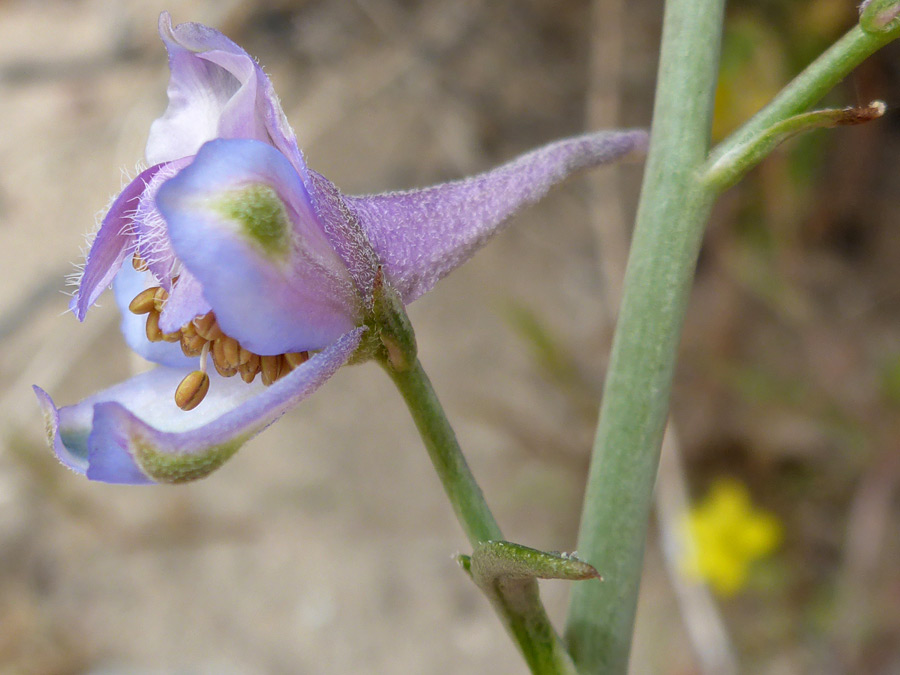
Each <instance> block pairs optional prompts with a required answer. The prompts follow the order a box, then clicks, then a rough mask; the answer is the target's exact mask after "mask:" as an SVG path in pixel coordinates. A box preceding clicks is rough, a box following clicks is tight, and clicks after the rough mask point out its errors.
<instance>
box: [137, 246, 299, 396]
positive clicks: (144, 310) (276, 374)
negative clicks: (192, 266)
mask: <svg viewBox="0 0 900 675" xmlns="http://www.w3.org/2000/svg"><path fill="white" fill-rule="evenodd" d="M132 264H133V265H134V268H135V269H136V270H139V271H140V270H144V269H146V265H145V263H144V261H143V260H141V259H140V258H139V257H138V256H137V255H135V256H134V258H133V259H132ZM177 283H178V277H175V278H174V279H172V287H173V288H174V287H175V284H177ZM168 298H169V294H168V293H167V292H166V291H165V289H163V288H161V287H159V286H154V287H152V288H148V289H146V290H143V291H141V292H140V293H138V294H137V295H136V296H135V297H134V299H133V300H132V301H131V303H130V304H129V305H128V309H129V310H130V311H131V312H133V313H134V314H146V315H147V328H146V333H147V339H148V340H150V342H180V343H181V351H182V352H184V355H185V356H192V357H193V356H199V357H201V358H200V370H196V371H193V372H192V373H190V374H189V375H188V376H187V377H185V378H184V379H183V380H182V381H181V383H180V384H179V385H178V387H176V389H175V403H176V404H177V405H178V407H179V408H181V409H182V410H193V409H194V408H196V407H197V406H198V405H200V402H201V401H202V400H203V399H204V398H205V397H206V393H207V391H209V376H208V375H207V374H206V366H207V358H208V357H211V358H212V362H213V366H214V367H215V369H216V372H218V373H219V375H221V376H222V377H233V376H235V375H240V376H241V379H242V380H243V381H244V382H246V383H247V384H249V383H251V382H253V380H254V379H256V376H257V374H259V375H260V378H261V379H262V383H263V384H264V385H266V386H269V385H270V384H272V383H273V382H276V381H278V380H280V379H281V378H282V377H284V376H285V375H287V374H288V373H290V372H291V371H292V370H294V368H296V367H297V366H299V365H300V364H301V363H304V362H305V361H306V360H308V359H309V352H292V353H287V354H277V355H274V356H270V355H263V356H260V355H259V354H254V353H253V352H251V351H249V350H248V349H245V348H244V347H242V346H241V344H240V343H239V342H238V341H237V340H235V339H234V338H233V337H230V336H228V335H225V333H223V332H222V329H221V328H220V327H219V324H218V322H217V321H216V315H215V314H214V313H213V312H207V313H206V314H203V315H200V316H196V317H194V318H193V319H192V320H191V321H188V322H187V323H186V324H184V325H183V326H182V327H181V328H180V329H179V330H177V331H175V332H174V333H163V332H162V331H161V330H160V328H159V316H160V312H161V311H162V308H163V305H165V303H166V300H168Z"/></svg>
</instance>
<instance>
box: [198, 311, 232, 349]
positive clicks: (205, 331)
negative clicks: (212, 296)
mask: <svg viewBox="0 0 900 675" xmlns="http://www.w3.org/2000/svg"><path fill="white" fill-rule="evenodd" d="M193 323H194V329H195V330H196V331H197V335H201V336H203V338H205V339H206V340H209V341H210V342H212V341H213V340H218V339H219V338H221V337H225V333H223V332H222V329H221V328H219V324H218V323H217V322H216V315H215V314H214V313H213V312H207V313H206V314H204V315H203V316H198V317H197V318H195V319H194V322H193Z"/></svg>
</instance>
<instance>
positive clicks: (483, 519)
mask: <svg viewBox="0 0 900 675" xmlns="http://www.w3.org/2000/svg"><path fill="white" fill-rule="evenodd" d="M382 365H383V367H384V369H385V370H386V371H387V373H388V374H389V375H390V376H391V379H392V380H393V381H394V384H395V385H396V386H397V389H398V390H399V391H400V393H401V395H402V396H403V399H404V400H405V401H406V405H407V406H408V408H409V412H410V414H411V415H412V418H413V420H414V421H415V423H416V427H417V428H418V430H419V434H420V435H421V436H422V440H423V441H424V442H425V447H426V448H427V450H428V455H429V457H430V458H431V462H432V464H434V468H435V470H436V471H437V474H438V477H439V478H440V480H441V483H442V484H443V486H444V490H445V491H446V493H447V496H448V497H449V499H450V503H451V504H452V505H453V510H454V511H455V512H456V517H457V519H458V520H459V522H460V524H461V525H462V527H463V530H465V533H466V537H467V538H468V539H469V543H470V544H471V545H472V547H473V549H474V548H477V547H478V546H479V544H480V543H481V542H486V541H499V540H501V539H503V534H502V532H501V531H500V527H499V525H497V521H496V520H495V519H494V516H493V515H492V514H491V512H490V509H488V505H487V502H485V500H484V495H483V494H482V492H481V488H479V487H478V484H477V483H476V482H475V477H474V476H473V475H472V472H471V470H470V469H469V466H468V464H467V463H466V459H465V457H464V456H463V454H462V450H461V449H460V447H459V443H458V442H457V440H456V434H455V433H454V432H453V429H452V427H451V426H450V423H449V422H448V421H447V417H446V416H445V414H444V410H443V408H442V407H441V403H440V401H438V398H437V395H436V394H435V392H434V389H433V388H432V386H431V382H430V380H429V379H428V376H427V375H426V374H425V371H424V370H423V369H422V364H421V363H419V360H418V359H415V362H414V363H412V364H410V365H409V367H407V368H401V369H397V368H394V367H392V366H391V365H390V363H388V362H386V361H383V362H382ZM521 585H522V588H519V589H516V592H515V593H513V592H510V593H505V592H502V591H501V592H498V594H497V596H496V597H495V598H492V602H493V604H494V607H495V608H496V610H497V612H498V614H500V617H501V619H502V620H503V622H504V625H505V626H506V628H507V630H508V631H509V633H510V635H512V637H513V639H514V640H515V641H516V643H517V644H518V646H519V649H520V650H521V651H522V655H523V656H524V657H525V661H526V662H527V663H528V666H529V668H530V669H531V672H532V673H539V674H541V675H544V674H546V675H569V674H574V672H575V669H574V667H573V665H572V660H571V659H570V658H569V655H568V654H567V653H566V650H565V648H564V647H563V645H562V642H561V641H560V639H559V636H558V635H557V634H556V631H555V630H554V629H553V626H552V625H551V623H550V619H549V617H548V616H547V613H546V611H545V610H544V607H543V605H542V604H541V601H540V597H539V595H538V587H537V582H536V581H535V580H534V579H531V580H530V582H523V584H521Z"/></svg>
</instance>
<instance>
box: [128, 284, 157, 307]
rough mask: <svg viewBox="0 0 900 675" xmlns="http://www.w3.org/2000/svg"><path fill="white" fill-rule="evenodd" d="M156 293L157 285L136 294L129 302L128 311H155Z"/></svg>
mask: <svg viewBox="0 0 900 675" xmlns="http://www.w3.org/2000/svg"><path fill="white" fill-rule="evenodd" d="M155 295H156V287H154V288H148V289H146V290H143V291H141V292H140V293H138V294H137V295H136V296H134V300H132V301H131V302H130V303H128V311H130V312H132V313H133V314H146V313H147V312H151V311H153V310H154V309H155V303H154V302H153V298H154V296H155Z"/></svg>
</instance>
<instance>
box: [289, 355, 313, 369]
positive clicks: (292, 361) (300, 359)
mask: <svg viewBox="0 0 900 675" xmlns="http://www.w3.org/2000/svg"><path fill="white" fill-rule="evenodd" d="M284 360H285V362H286V363H287V365H288V366H289V367H290V369H291V370H293V369H294V368H296V367H297V366H299V365H300V364H301V363H306V362H307V361H309V352H288V353H287V354H285V355H284Z"/></svg>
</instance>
